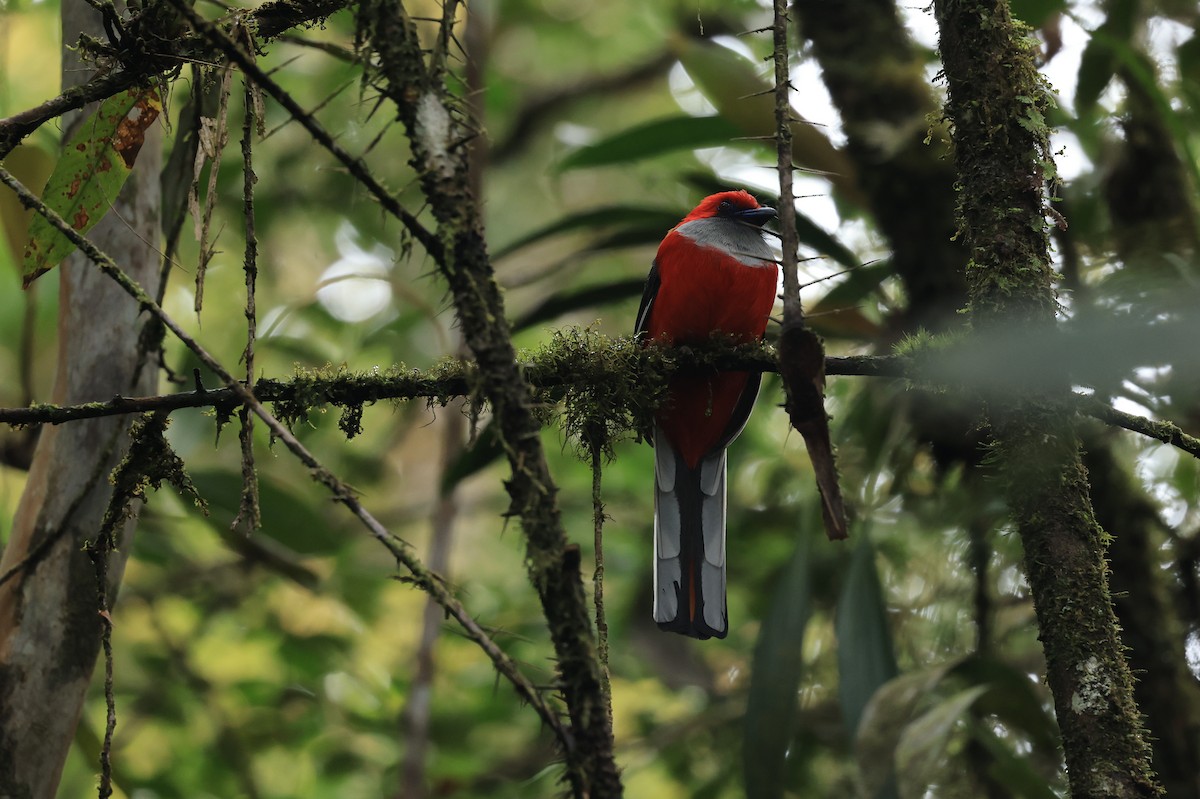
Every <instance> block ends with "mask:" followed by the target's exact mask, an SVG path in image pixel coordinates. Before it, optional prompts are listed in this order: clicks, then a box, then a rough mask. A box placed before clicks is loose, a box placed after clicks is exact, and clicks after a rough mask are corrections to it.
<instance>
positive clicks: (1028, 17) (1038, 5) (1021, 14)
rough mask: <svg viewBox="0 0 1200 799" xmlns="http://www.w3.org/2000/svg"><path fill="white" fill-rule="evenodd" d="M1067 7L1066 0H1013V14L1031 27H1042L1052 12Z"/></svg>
mask: <svg viewBox="0 0 1200 799" xmlns="http://www.w3.org/2000/svg"><path fill="white" fill-rule="evenodd" d="M1066 7H1067V2H1066V0H1013V1H1012V14H1013V16H1014V17H1016V18H1017V19H1019V20H1021V21H1022V22H1024V23H1026V24H1027V25H1029V26H1030V27H1032V28H1040V27H1042V25H1044V24H1045V23H1046V20H1047V19H1049V18H1050V15H1051V14H1055V13H1057V12H1059V11H1062V10H1063V9H1065V8H1066Z"/></svg>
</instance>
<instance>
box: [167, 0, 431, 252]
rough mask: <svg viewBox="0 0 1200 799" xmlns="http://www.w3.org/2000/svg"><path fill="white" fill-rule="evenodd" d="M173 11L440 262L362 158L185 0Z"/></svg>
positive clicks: (423, 232) (424, 232)
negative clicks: (343, 146)
mask: <svg viewBox="0 0 1200 799" xmlns="http://www.w3.org/2000/svg"><path fill="white" fill-rule="evenodd" d="M169 2H170V3H171V4H172V5H174V6H175V8H176V9H177V10H178V11H179V13H181V14H182V15H183V16H184V18H185V19H186V20H187V21H188V23H189V24H190V25H191V26H192V27H193V28H195V29H196V31H197V32H198V33H199V34H200V35H201V36H203V37H204V38H205V39H206V40H207V41H208V42H209V43H211V44H212V45H213V47H215V48H216V49H217V50H218V51H220V53H221V54H222V55H223V56H225V57H226V58H228V59H229V60H230V61H232V62H233V63H235V64H237V65H238V68H239V69H241V70H242V72H243V73H244V74H245V75H246V76H247V77H248V78H249V79H250V80H251V81H253V82H254V84H255V85H257V86H258V87H260V88H261V89H262V90H263V91H265V92H266V93H267V94H269V95H270V96H271V98H272V99H273V100H275V102H277V103H279V104H280V105H281V106H283V107H284V109H286V110H287V112H288V113H289V114H291V115H292V116H293V117H294V118H295V120H296V121H297V122H299V123H300V124H301V125H302V126H303V127H304V129H305V130H307V131H308V133H309V135H310V136H312V137H313V139H314V140H315V141H316V142H317V143H318V144H320V145H321V146H322V147H324V148H325V149H326V150H328V151H329V153H330V154H331V155H332V156H333V157H334V158H336V159H337V160H338V161H341V162H342V165H343V166H345V167H346V171H347V172H349V173H350V174H351V175H352V176H353V177H354V179H355V180H357V181H358V182H359V183H361V184H362V185H363V187H364V188H366V189H367V191H369V192H370V193H371V196H373V197H374V198H375V199H376V200H377V201H378V202H379V204H380V205H381V206H383V208H384V210H385V211H387V212H388V213H389V214H391V215H392V216H394V217H396V218H397V219H399V220H400V222H401V223H402V224H403V225H404V227H405V228H406V229H407V230H408V232H409V233H411V234H412V237H413V238H414V239H416V240H417V241H418V242H419V243H420V244H421V246H422V247H424V248H425V251H426V252H428V253H429V255H430V257H431V258H433V260H435V261H437V262H439V263H441V260H442V258H443V254H442V244H441V242H440V241H438V239H437V237H436V236H434V235H433V234H432V233H430V232H429V231H428V230H426V229H425V226H424V225H422V224H421V222H420V221H419V220H418V219H417V218H416V217H415V216H413V215H412V214H411V213H409V212H408V211H406V210H405V209H404V207H403V206H402V205H400V201H399V200H397V199H396V197H395V196H394V195H393V194H392V193H391V192H389V191H388V190H387V189H386V188H384V186H383V184H382V183H380V182H379V181H378V180H376V179H375V176H374V175H372V174H371V170H370V169H368V168H367V165H366V163H364V162H363V160H362V159H361V158H355V157H354V156H353V155H351V154H350V153H348V152H347V151H346V150H345V149H343V148H342V146H341V145H340V144H338V143H337V142H336V141H334V139H333V136H331V135H330V134H329V132H328V131H327V130H325V128H324V127H323V126H322V125H321V123H319V122H317V120H316V118H315V117H313V115H312V114H309V113H308V112H306V111H305V110H304V109H303V108H301V107H300V104H299V103H297V102H296V101H295V99H293V98H292V96H291V95H290V94H288V93H287V92H286V91H284V90H283V87H282V86H280V85H279V84H278V83H276V82H275V81H274V80H272V79H271V77H270V76H269V75H268V74H267V73H266V72H264V71H263V70H262V68H261V67H259V66H258V64H256V63H255V61H254V59H253V58H251V57H250V56H249V55H248V54H247V53H246V51H245V50H243V49H242V48H241V47H239V46H238V44H237V42H235V41H234V40H233V39H232V38H230V36H229V35H228V34H226V33H225V31H223V30H221V29H220V28H219V27H217V26H216V25H215V24H213V23H211V22H209V21H208V20H206V19H204V18H203V17H201V16H200V15H199V14H197V13H196V12H195V11H194V10H193V9H192V7H191V6H190V5H188V4H187V3H186V2H185V0H169Z"/></svg>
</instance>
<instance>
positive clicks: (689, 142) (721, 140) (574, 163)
mask: <svg viewBox="0 0 1200 799" xmlns="http://www.w3.org/2000/svg"><path fill="white" fill-rule="evenodd" d="M740 135H741V134H740V133H739V132H738V129H737V128H736V127H734V126H733V125H731V124H730V123H729V122H727V121H726V120H725V119H723V118H721V117H690V116H677V117H668V118H666V119H659V120H656V121H654V122H647V123H646V124H644V125H639V126H637V127H635V128H631V129H629V130H623V131H621V132H620V133H618V134H616V135H615V136H610V137H609V138H607V139H604V140H602V141H599V142H596V143H595V144H589V145H587V146H586V147H580V148H579V149H578V150H576V151H575V152H573V153H571V154H570V155H568V156H567V157H566V158H565V159H563V162H562V163H561V164H560V165H559V169H560V170H563V171H566V170H568V169H578V168H580V167H590V166H608V165H611V164H628V163H632V162H634V161H641V160H642V159H645V158H652V157H653V156H656V155H662V154H664V153H670V152H677V151H679V150H695V149H697V148H699V147H718V146H720V145H723V144H729V143H730V142H731V141H732V140H733V139H734V138H736V137H737V136H740ZM677 221H679V220H678V219H676V220H674V221H673V222H672V223H671V224H675V222H677Z"/></svg>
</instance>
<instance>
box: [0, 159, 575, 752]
mask: <svg viewBox="0 0 1200 799" xmlns="http://www.w3.org/2000/svg"><path fill="white" fill-rule="evenodd" d="M0 183H3V184H5V185H6V186H8V187H9V188H10V189H12V190H13V192H15V193H16V195H17V197H18V199H19V200H20V201H21V203H22V204H23V205H24V206H25V207H26V208H29V209H30V210H33V211H35V212H37V213H39V214H41V215H42V216H44V217H45V218H46V219H47V220H49V222H50V224H51V225H52V226H53V227H54V228H55V229H56V230H57V231H59V232H60V233H62V234H63V235H64V236H66V237H67V238H68V239H69V240H70V241H71V243H73V244H74V245H75V246H76V247H78V248H79V250H80V252H82V253H83V255H84V256H85V257H86V258H87V259H88V260H89V261H91V262H92V264H93V265H95V266H96V267H97V269H99V270H100V272H102V273H103V274H104V275H105V276H106V277H108V278H110V279H111V280H113V281H114V282H116V283H117V285H119V286H120V287H121V289H122V290H123V291H125V292H126V293H127V294H128V295H129V296H131V297H133V298H134V299H135V300H136V301H137V302H138V305H139V306H140V308H141V309H142V310H143V311H145V312H146V313H148V314H150V315H151V316H153V317H154V318H155V319H157V320H158V321H159V322H160V323H161V324H162V325H163V327H165V328H166V329H167V330H170V331H171V333H172V334H174V335H175V337H176V338H178V339H179V340H180V341H181V342H183V344H184V345H185V346H186V347H187V348H188V349H189V350H191V352H192V353H193V354H194V355H195V356H196V357H197V358H198V359H199V360H200V362H201V363H203V364H204V365H205V367H207V368H208V369H209V370H211V371H212V372H213V373H214V374H215V375H217V377H218V378H220V379H221V381H222V382H224V383H225V384H226V386H227V387H228V389H229V391H230V392H231V393H232V397H233V402H232V403H231V407H232V406H237V405H245V406H246V407H248V408H249V409H250V410H251V411H252V412H253V413H254V414H255V415H256V416H257V417H258V418H259V419H261V420H262V421H263V423H264V424H265V425H266V427H267V429H268V430H270V432H271V435H272V436H273V437H274V438H275V439H276V440H278V441H280V442H282V443H283V445H284V446H285V447H286V448H287V449H288V450H289V451H290V452H291V453H292V454H293V455H295V456H296V458H297V459H298V460H299V461H300V462H301V463H303V464H304V465H305V467H307V468H308V470H309V476H310V477H311V478H312V480H313V481H314V482H317V483H320V484H321V485H323V486H325V487H326V488H327V489H329V492H330V493H331V494H332V495H333V498H334V500H336V501H337V502H339V503H341V504H342V505H344V506H345V507H346V508H347V509H348V510H349V511H350V512H351V513H353V514H354V516H355V517H356V518H357V519H358V520H359V521H360V522H361V523H362V524H363V526H364V527H365V528H366V529H367V531H368V532H369V533H370V534H371V535H372V536H373V537H374V538H375V539H376V540H377V541H378V542H379V543H380V544H381V545H383V547H384V548H385V549H386V550H387V551H388V552H389V553H390V554H391V555H392V556H393V557H394V558H395V559H396V563H397V564H398V565H401V566H403V567H404V568H405V569H407V570H408V572H409V576H408V578H407V579H408V581H409V582H411V583H413V584H414V585H416V586H417V587H418V588H420V589H421V590H422V591H424V592H425V593H427V594H428V595H429V596H430V597H432V598H433V599H434V601H436V602H437V603H438V604H439V605H441V606H442V607H443V608H445V610H446V613H447V615H449V616H450V617H452V618H453V619H454V620H455V621H456V622H457V623H458V624H459V625H460V626H461V627H462V629H463V631H464V633H465V634H466V636H467V637H468V638H470V639H471V640H472V641H474V642H475V643H476V644H477V645H478V646H479V647H480V648H481V649H482V650H483V651H484V653H485V654H487V656H488V657H489V658H490V659H491V661H492V664H493V666H494V667H495V669H496V671H497V673H499V674H502V675H504V676H505V678H506V679H508V681H509V682H510V683H511V684H512V686H513V688H514V689H515V690H516V692H517V694H518V695H519V696H520V697H521V698H522V699H523V700H524V701H526V702H528V703H529V704H530V706H531V707H533V708H534V710H535V711H536V712H537V713H538V715H539V716H540V717H541V719H542V721H543V722H544V723H545V724H546V726H547V727H549V728H550V729H551V730H552V731H553V732H554V734H555V736H556V737H557V738H558V740H559V741H560V742H561V744H562V745H563V746H564V747H567V746H568V745H569V742H570V736H569V733H568V731H567V730H566V729H565V728H564V726H563V725H562V723H561V721H560V719H559V717H558V715H557V713H555V712H554V710H553V708H552V706H551V704H550V703H549V702H548V701H547V700H546V699H545V698H544V697H543V696H542V693H541V691H540V690H539V689H538V688H537V687H536V686H535V685H534V684H533V683H532V682H530V680H529V679H528V678H527V677H525V675H524V674H523V673H522V672H521V670H520V668H519V667H518V666H517V664H516V663H515V662H514V661H513V659H512V658H511V657H509V656H508V654H506V653H505V652H504V651H503V650H502V649H500V647H499V646H498V645H497V644H496V642H495V641H493V640H492V638H491V637H490V636H489V635H488V634H487V633H486V632H485V631H484V629H483V627H482V626H480V624H479V623H478V622H477V621H476V620H475V618H474V617H473V616H472V615H471V614H470V613H469V612H468V611H467V609H466V608H465V607H464V606H463V605H462V603H461V602H459V601H458V599H457V598H456V597H455V596H454V595H453V594H452V593H451V592H450V589H449V588H447V586H446V583H445V581H444V580H442V579H441V578H440V577H439V576H438V575H437V574H435V573H433V572H432V571H430V570H429V569H428V568H426V566H425V564H424V563H423V562H422V561H421V560H420V558H418V557H417V555H416V553H415V552H414V551H413V549H412V547H411V546H410V545H409V544H408V543H406V542H405V541H402V540H401V539H400V538H398V537H397V536H395V535H394V534H393V533H392V532H391V531H390V530H388V529H387V528H386V527H384V526H383V525H382V524H381V523H380V522H379V520H378V519H376V518H375V517H374V516H373V515H372V514H371V513H370V512H369V511H368V510H367V509H366V508H365V507H364V506H363V504H362V503H361V502H360V501H359V499H358V496H357V494H355V492H354V490H353V489H352V488H351V487H350V486H349V485H348V484H346V483H344V482H343V481H341V480H340V479H339V478H338V477H337V475H335V474H333V473H332V472H330V471H329V470H328V469H326V468H325V467H324V466H323V465H322V464H321V463H320V461H318V460H317V459H316V457H315V456H314V455H313V454H312V453H311V452H309V451H308V449H307V448H306V447H305V446H304V445H303V444H301V443H300V441H299V440H298V439H297V438H296V437H295V436H294V435H293V434H292V432H291V430H289V429H288V428H287V426H285V425H284V424H283V423H282V422H281V421H280V420H279V419H278V418H276V416H275V415H273V414H272V413H270V412H269V411H267V409H266V407H265V406H264V405H263V404H262V402H261V401H260V400H259V399H258V397H257V396H255V394H254V393H253V392H252V391H251V390H250V388H248V387H247V386H245V385H243V384H242V383H239V382H237V381H236V380H235V379H234V377H233V375H232V374H231V373H230V372H229V370H228V369H226V368H225V367H224V366H222V365H221V363H220V362H218V361H217V360H216V359H215V358H213V356H212V355H210V354H209V353H208V351H207V350H205V349H204V348H203V347H201V346H200V344H199V343H198V342H197V341H196V340H195V339H194V338H192V337H191V336H189V335H188V334H187V333H186V332H185V331H184V330H183V328H181V327H180V326H179V325H178V324H177V323H176V322H175V320H174V319H172V318H171V317H170V316H168V315H167V313H166V312H165V311H164V310H163V309H162V307H161V306H160V305H159V304H158V303H157V302H155V301H154V299H153V298H152V297H150V295H149V294H147V293H146V291H145V290H144V289H143V288H142V287H141V286H139V285H138V284H137V282H136V281H134V280H133V279H132V278H130V277H129V275H127V274H125V272H123V271H122V270H121V268H120V267H119V266H118V265H117V264H116V262H115V261H113V259H112V258H111V257H109V256H108V255H107V254H106V253H104V252H103V251H102V250H100V249H99V248H98V247H97V246H96V245H95V244H93V243H92V242H91V241H89V240H88V239H86V238H84V237H83V235H82V234H80V233H79V231H77V230H75V229H74V228H73V227H71V226H70V225H69V224H67V223H66V222H65V221H64V220H63V218H62V217H61V216H59V215H58V214H57V213H56V212H55V211H54V210H52V209H50V208H48V207H47V206H46V204H45V203H44V202H42V200H41V199H39V198H38V197H37V196H36V195H34V194H33V193H32V192H31V191H29V189H28V188H27V187H25V186H24V185H23V184H22V183H21V182H20V181H18V180H17V179H16V178H14V177H13V176H12V174H11V173H9V172H8V171H7V170H6V169H4V167H0ZM259 385H261V383H256V384H255V389H257V388H258V386H259ZM204 393H207V392H204ZM36 554H37V553H33V554H32V555H31V557H30V558H27V559H26V560H25V561H23V562H22V563H20V564H18V565H17V567H16V568H14V569H13V570H12V571H10V572H7V573H5V574H4V575H2V576H0V582H2V581H4V580H7V579H8V578H9V577H10V576H11V575H12V574H14V573H16V572H17V571H19V570H21V569H24V568H25V566H27V565H28V564H29V563H32V562H33V560H32V558H33V555H36Z"/></svg>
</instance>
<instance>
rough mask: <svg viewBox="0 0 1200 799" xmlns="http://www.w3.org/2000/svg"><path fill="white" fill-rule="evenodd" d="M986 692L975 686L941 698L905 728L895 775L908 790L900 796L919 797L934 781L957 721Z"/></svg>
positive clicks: (985, 688)
mask: <svg viewBox="0 0 1200 799" xmlns="http://www.w3.org/2000/svg"><path fill="white" fill-rule="evenodd" d="M987 690H988V688H987V686H985V685H977V686H975V687H973V688H968V689H966V690H964V691H960V692H959V693H957V694H954V695H953V696H951V697H950V698H948V699H943V700H942V701H940V702H938V703H937V704H936V705H934V706H933V708H931V709H930V710H928V711H927V712H925V713H924V714H923V715H922V716H921V717H920V718H918V719H917V720H916V721H914V722H913V723H912V724H909V725H908V727H906V728H905V730H904V734H903V735H902V736H901V738H900V745H899V746H897V747H896V772H897V774H898V775H899V776H900V778H901V779H903V780H904V782H905V783H906V785H907V786H908V787H909V788H910V790H907V791H905V790H903V788H902V789H901V793H902V795H905V796H921V795H922V794H923V793H924V788H925V787H926V786H928V785H930V784H932V783H934V782H936V781H937V777H938V773H939V771H940V770H941V769H942V768H944V767H945V766H944V764H945V761H946V759H947V757H948V753H949V749H950V738H951V736H952V735H953V734H954V732H955V730H956V728H957V727H958V722H959V721H961V720H962V719H963V717H964V716H966V714H967V712H968V711H969V710H970V709H971V705H973V704H975V700H977V699H979V697H980V696H982V695H983V694H984V693H986V692H987Z"/></svg>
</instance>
